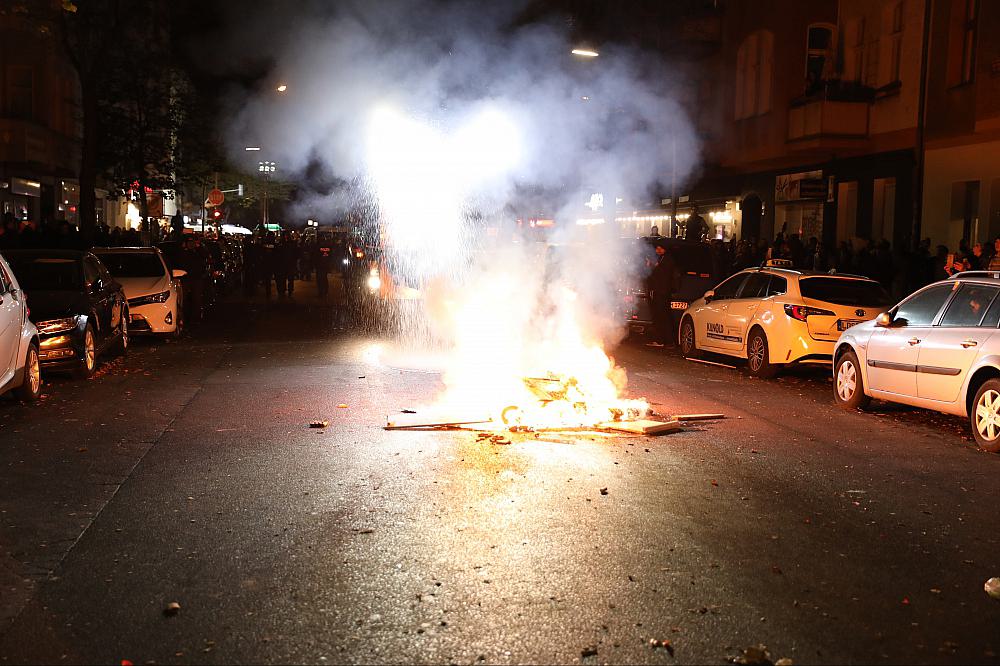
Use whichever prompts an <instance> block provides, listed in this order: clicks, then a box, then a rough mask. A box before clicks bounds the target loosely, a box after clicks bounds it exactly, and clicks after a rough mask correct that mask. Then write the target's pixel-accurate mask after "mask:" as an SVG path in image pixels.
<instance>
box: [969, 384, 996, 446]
mask: <svg viewBox="0 0 1000 666" xmlns="http://www.w3.org/2000/svg"><path fill="white" fill-rule="evenodd" d="M969 422H970V423H971V424H972V436H973V437H975V438H976V444H978V445H979V448H981V449H982V450H984V451H989V452H990V453H1000V379H988V380H986V381H985V382H984V383H983V385H982V386H980V387H979V390H978V391H976V399H975V400H974V401H973V403H972V409H971V410H969Z"/></svg>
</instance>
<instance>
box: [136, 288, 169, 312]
mask: <svg viewBox="0 0 1000 666" xmlns="http://www.w3.org/2000/svg"><path fill="white" fill-rule="evenodd" d="M169 299H170V290H169V289H168V290H167V291H161V292H159V293H158V294H149V295H148V296H139V297H138V298H130V299H129V300H128V304H129V306H130V307H133V308H134V307H137V306H139V305H149V304H150V303H166V302H167V301H168V300H169Z"/></svg>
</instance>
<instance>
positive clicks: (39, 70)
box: [0, 2, 79, 223]
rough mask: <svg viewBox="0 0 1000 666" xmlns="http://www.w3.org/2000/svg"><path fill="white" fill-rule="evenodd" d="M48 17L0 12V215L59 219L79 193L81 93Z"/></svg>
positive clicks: (54, 5) (9, 8)
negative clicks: (79, 103)
mask: <svg viewBox="0 0 1000 666" xmlns="http://www.w3.org/2000/svg"><path fill="white" fill-rule="evenodd" d="M47 4H48V5H50V6H51V11H49V12H44V11H37V8H36V10H35V11H32V12H30V13H29V12H28V11H26V10H24V9H23V8H20V7H19V6H18V4H17V3H5V4H4V5H2V6H0V213H12V214H13V215H14V216H15V217H16V218H17V219H19V220H28V221H32V222H36V223H37V222H38V221H40V220H42V219H65V218H66V217H67V216H72V215H73V214H74V213H75V211H76V202H77V201H78V199H79V190H78V186H77V184H76V175H77V171H78V164H79V139H78V137H79V121H78V108H79V106H78V100H79V91H78V86H77V78H76V74H75V72H74V71H73V68H72V66H71V64H70V63H69V62H68V60H67V59H66V58H65V57H64V56H63V55H62V54H63V51H62V48H61V45H60V43H59V41H58V39H59V38H58V32H57V26H56V25H55V24H54V22H53V20H52V17H54V16H57V15H58V11H59V2H48V3H47Z"/></svg>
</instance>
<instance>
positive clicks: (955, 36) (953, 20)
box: [948, 0, 979, 86]
mask: <svg viewBox="0 0 1000 666" xmlns="http://www.w3.org/2000/svg"><path fill="white" fill-rule="evenodd" d="M949 9H950V11H951V16H950V20H949V26H948V85H950V86H959V85H962V84H965V83H971V82H972V80H973V78H974V77H975V73H976V28H977V24H978V22H979V3H978V0H953V2H951V3H949Z"/></svg>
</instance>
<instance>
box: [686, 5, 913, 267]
mask: <svg viewBox="0 0 1000 666" xmlns="http://www.w3.org/2000/svg"><path fill="white" fill-rule="evenodd" d="M923 37H924V1H923V0H840V1H839V2H838V1H837V0H815V1H813V2H807V3H790V2H787V1H782V0H759V1H750V0H730V1H729V2H727V3H725V7H724V11H723V36H722V52H721V55H720V57H719V59H718V62H717V63H715V64H714V67H715V69H716V74H715V77H716V78H717V80H718V85H717V87H716V90H717V91H718V92H717V95H716V97H715V100H714V103H715V108H714V109H713V111H712V113H714V114H715V122H717V123H718V126H719V127H720V131H719V134H718V138H717V141H718V143H717V145H716V146H713V147H710V148H709V150H708V151H707V153H708V155H709V156H711V157H712V158H714V160H715V161H714V164H711V165H710V166H709V167H708V168H707V169H706V175H705V177H704V178H703V179H702V180H701V182H699V183H697V184H696V185H695V186H693V187H692V191H691V193H690V201H691V202H692V203H693V204H694V203H699V202H704V203H700V204H699V207H701V208H705V207H706V205H707V207H709V208H711V207H713V206H716V207H717V206H718V205H719V203H718V202H720V201H737V202H739V203H738V211H737V213H736V214H735V215H733V219H734V224H735V226H736V227H737V228H736V235H737V236H738V237H740V238H745V239H765V240H770V239H773V238H774V237H775V236H776V235H777V234H778V233H781V232H784V233H786V234H798V235H800V237H802V238H804V239H806V238H809V237H813V236H815V237H816V238H817V239H819V240H820V241H822V242H823V243H824V244H825V245H827V246H828V247H830V246H833V245H835V244H837V243H840V242H845V241H846V242H852V243H854V244H857V243H861V242H866V241H867V240H873V241H876V242H877V241H881V240H887V241H889V242H891V243H893V244H894V245H896V244H908V243H910V242H911V237H912V233H913V223H914V210H915V206H916V203H917V202H916V198H915V186H916V168H917V159H916V144H917V126H918V123H917V116H918V110H919V100H920V94H921V85H920V83H921V53H922V48H923Z"/></svg>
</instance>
